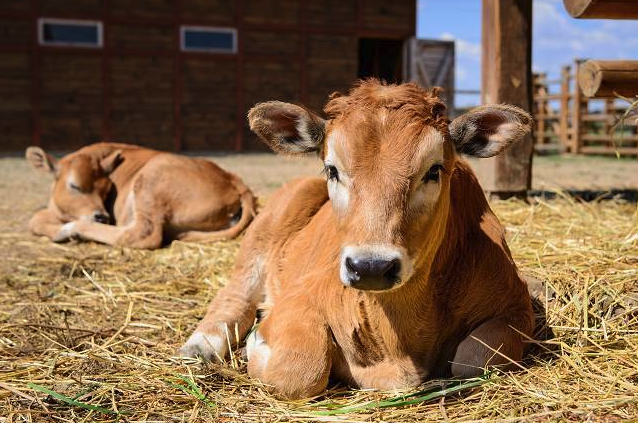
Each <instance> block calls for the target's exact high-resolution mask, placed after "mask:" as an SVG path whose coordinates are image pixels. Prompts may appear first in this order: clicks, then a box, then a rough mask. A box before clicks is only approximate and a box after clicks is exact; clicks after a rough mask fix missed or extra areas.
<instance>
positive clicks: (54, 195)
mask: <svg viewBox="0 0 638 423" xmlns="http://www.w3.org/2000/svg"><path fill="white" fill-rule="evenodd" d="M120 154H121V152H120V151H119V150H118V151H115V152H113V153H111V154H109V155H107V156H106V157H102V158H97V157H94V156H91V155H88V154H82V153H73V154H69V155H68V156H65V157H63V158H62V159H60V160H57V159H56V158H54V157H53V156H51V155H50V154H47V153H46V152H45V151H44V150H42V149H41V148H39V147H29V148H27V151H26V158H27V160H28V161H29V162H30V163H31V165H32V166H33V167H34V168H35V169H36V170H38V171H42V172H45V173H49V174H51V175H53V177H54V183H53V188H52V189H51V199H50V201H49V208H50V209H52V211H54V212H55V213H56V214H57V216H58V218H59V219H60V220H62V221H65V222H70V221H74V220H88V221H95V222H100V223H109V221H110V216H109V214H108V213H107V211H106V209H105V207H104V201H105V200H106V197H107V195H108V194H109V191H110V190H111V187H112V182H111V181H110V179H109V177H108V176H109V173H111V172H112V171H113V169H115V167H116V166H117V165H118V164H119V162H120Z"/></svg>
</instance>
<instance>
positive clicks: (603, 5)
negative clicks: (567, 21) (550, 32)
mask: <svg viewBox="0 0 638 423" xmlns="http://www.w3.org/2000/svg"><path fill="white" fill-rule="evenodd" d="M563 4H564V5H565V9H567V12H568V13H569V14H570V15H571V16H572V17H574V18H579V19H638V2H636V0H563Z"/></svg>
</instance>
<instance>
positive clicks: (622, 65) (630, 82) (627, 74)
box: [578, 60, 638, 97]
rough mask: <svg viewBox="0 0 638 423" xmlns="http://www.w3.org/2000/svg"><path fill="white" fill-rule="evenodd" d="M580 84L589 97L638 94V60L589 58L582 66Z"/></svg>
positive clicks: (579, 77)
mask: <svg viewBox="0 0 638 423" xmlns="http://www.w3.org/2000/svg"><path fill="white" fill-rule="evenodd" d="M578 85H579V86H580V88H581V89H582V90H583V94H585V95H586V96H587V97H615V96H616V94H620V95H622V96H626V97H633V96H635V95H638V60H588V61H586V62H585V63H583V64H582V65H581V66H580V70H579V71H578Z"/></svg>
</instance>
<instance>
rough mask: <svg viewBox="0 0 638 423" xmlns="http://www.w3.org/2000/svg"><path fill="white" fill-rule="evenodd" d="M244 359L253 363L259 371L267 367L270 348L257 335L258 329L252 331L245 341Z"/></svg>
mask: <svg viewBox="0 0 638 423" xmlns="http://www.w3.org/2000/svg"><path fill="white" fill-rule="evenodd" d="M246 357H247V358H248V361H253V363H254V364H256V365H257V366H258V367H259V368H260V369H263V368H264V367H266V365H268V361H269V360H270V347H269V346H268V344H266V341H264V338H262V337H261V335H260V334H259V329H256V330H254V331H253V332H252V333H251V334H250V336H248V338H247V339H246Z"/></svg>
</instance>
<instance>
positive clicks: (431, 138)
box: [409, 129, 445, 211]
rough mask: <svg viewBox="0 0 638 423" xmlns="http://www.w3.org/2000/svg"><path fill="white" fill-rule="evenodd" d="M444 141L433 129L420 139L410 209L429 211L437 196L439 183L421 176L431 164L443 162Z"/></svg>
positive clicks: (439, 187)
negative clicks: (426, 180)
mask: <svg viewBox="0 0 638 423" xmlns="http://www.w3.org/2000/svg"><path fill="white" fill-rule="evenodd" d="M444 142H445V139H444V138H443V135H441V133H440V132H439V131H436V130H434V129H432V130H430V131H428V133H427V134H426V135H425V136H424V137H423V140H421V143H420V146H419V149H418V150H417V153H416V156H417V157H418V161H417V163H418V166H419V168H417V169H415V172H416V173H417V174H418V175H420V176H419V180H418V181H416V186H415V189H414V191H413V193H412V196H411V197H410V202H409V207H410V209H411V210H414V211H416V210H419V209H423V208H424V209H425V211H430V210H431V209H432V208H433V207H434V205H435V204H436V201H437V200H438V198H439V193H440V191H441V184H440V183H437V182H435V181H428V182H424V181H423V177H424V176H425V174H426V173H427V172H428V170H429V169H430V167H432V165H434V164H436V163H441V164H442V163H443V162H444V154H443V145H444Z"/></svg>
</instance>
